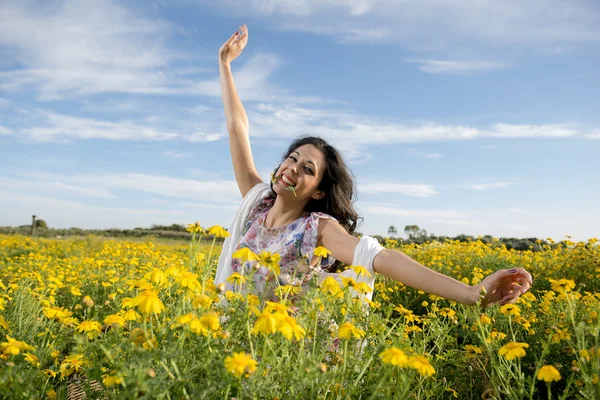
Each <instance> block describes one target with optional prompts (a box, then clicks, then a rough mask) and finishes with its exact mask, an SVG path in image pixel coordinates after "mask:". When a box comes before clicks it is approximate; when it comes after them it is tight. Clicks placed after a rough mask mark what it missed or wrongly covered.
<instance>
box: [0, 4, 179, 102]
mask: <svg viewBox="0 0 600 400" xmlns="http://www.w3.org/2000/svg"><path fill="white" fill-rule="evenodd" d="M0 15H2V24H0V46H2V45H4V46H6V47H7V48H10V49H12V51H13V54H14V60H15V61H16V62H17V63H18V65H20V66H22V68H21V69H16V70H11V71H3V72H0V88H2V89H4V90H16V89H18V88H20V87H23V86H30V85H33V86H36V87H38V88H39V90H40V96H41V98H43V99H55V98H61V97H63V96H65V95H67V94H86V93H99V92H117V93H124V92H128V93H158V92H166V91H168V90H169V88H170V86H172V85H173V82H174V81H175V80H176V79H174V78H175V77H176V74H177V72H176V71H175V70H174V68H171V67H170V65H169V64H170V63H171V62H172V61H173V60H176V59H178V58H181V57H182V55H180V54H177V53H175V52H174V51H172V50H170V49H169V48H168V47H167V46H166V44H165V42H166V40H167V38H168V37H169V35H170V34H171V33H172V31H173V27H171V26H170V25H169V24H168V23H166V22H164V21H159V20H151V19H149V18H146V17H144V16H143V13H140V12H136V11H132V10H128V9H126V8H124V7H122V6H120V5H119V4H118V3H116V2H113V1H110V0H104V1H95V0H66V1H62V2H58V3H56V2H55V3H52V5H50V4H43V5H40V4H39V3H33V2H29V1H22V2H17V1H13V2H10V1H9V2H0Z"/></svg>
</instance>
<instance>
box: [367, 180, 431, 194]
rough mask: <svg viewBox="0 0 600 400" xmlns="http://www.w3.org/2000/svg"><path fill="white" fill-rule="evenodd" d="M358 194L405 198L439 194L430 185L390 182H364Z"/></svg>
mask: <svg viewBox="0 0 600 400" xmlns="http://www.w3.org/2000/svg"><path fill="white" fill-rule="evenodd" d="M358 190H359V193H368V194H382V193H393V194H401V195H406V196H416V197H430V196H435V195H437V194H439V192H438V191H437V190H436V189H435V187H433V186H432V185H426V184H402V183H391V182H389V183H388V182H365V183H362V182H361V183H359V185H358Z"/></svg>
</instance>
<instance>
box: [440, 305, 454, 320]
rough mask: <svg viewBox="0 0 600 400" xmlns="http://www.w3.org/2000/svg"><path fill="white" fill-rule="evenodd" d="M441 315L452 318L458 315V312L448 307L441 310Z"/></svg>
mask: <svg viewBox="0 0 600 400" xmlns="http://www.w3.org/2000/svg"><path fill="white" fill-rule="evenodd" d="M440 315H442V316H443V317H449V318H452V317H454V316H455V315H456V311H454V310H453V309H451V308H448V307H444V308H442V309H441V310H440Z"/></svg>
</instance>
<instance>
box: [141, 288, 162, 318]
mask: <svg viewBox="0 0 600 400" xmlns="http://www.w3.org/2000/svg"><path fill="white" fill-rule="evenodd" d="M135 300H136V301H137V302H138V304H137V307H138V308H139V310H140V311H141V312H143V313H144V314H152V313H154V314H160V313H161V312H163V311H164V309H165V305H164V304H163V302H162V301H161V300H160V298H159V297H158V293H156V292H155V291H154V290H144V291H143V292H142V293H140V294H139V295H138V296H137V297H136V298H135Z"/></svg>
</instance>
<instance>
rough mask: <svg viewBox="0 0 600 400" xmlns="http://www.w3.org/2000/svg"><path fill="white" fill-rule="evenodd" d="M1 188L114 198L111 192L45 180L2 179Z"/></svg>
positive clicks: (0, 181) (25, 191)
mask: <svg viewBox="0 0 600 400" xmlns="http://www.w3.org/2000/svg"><path fill="white" fill-rule="evenodd" d="M0 186H2V187H3V188H4V189H5V190H11V191H18V192H20V193H28V192H29V193H31V192H32V191H33V192H35V193H40V192H42V193H55V194H56V193H61V194H64V193H69V194H70V195H78V196H86V197H101V198H113V197H114V196H113V195H112V193H110V191H108V190H106V189H103V188H98V187H94V186H82V185H74V184H66V183H63V182H56V181H54V182H53V181H47V180H43V179H32V180H24V179H10V178H0Z"/></svg>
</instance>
